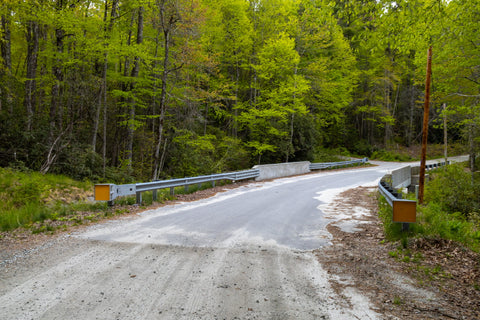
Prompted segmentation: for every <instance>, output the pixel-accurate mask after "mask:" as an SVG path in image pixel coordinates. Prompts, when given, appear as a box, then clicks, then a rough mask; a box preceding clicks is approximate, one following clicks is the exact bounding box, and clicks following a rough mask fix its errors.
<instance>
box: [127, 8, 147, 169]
mask: <svg viewBox="0 0 480 320" xmlns="http://www.w3.org/2000/svg"><path fill="white" fill-rule="evenodd" d="M142 41H143V7H139V8H138V20H137V44H141V43H142ZM139 71H140V58H139V57H138V56H136V57H135V58H134V62H133V69H132V72H131V74H130V76H131V77H132V79H136V78H138V74H139ZM134 88H135V83H134V80H132V83H131V85H130V91H133V90H134ZM135 108H136V102H135V99H134V98H131V99H130V110H129V119H128V122H129V124H128V145H127V153H128V158H127V160H128V166H129V168H130V169H131V167H132V162H133V138H134V133H135V114H136V113H135Z"/></svg>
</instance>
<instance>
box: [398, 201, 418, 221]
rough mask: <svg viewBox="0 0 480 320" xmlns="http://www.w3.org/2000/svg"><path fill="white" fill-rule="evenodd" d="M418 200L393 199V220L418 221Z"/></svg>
mask: <svg viewBox="0 0 480 320" xmlns="http://www.w3.org/2000/svg"><path fill="white" fill-rule="evenodd" d="M416 221H417V202H415V201H393V222H416Z"/></svg>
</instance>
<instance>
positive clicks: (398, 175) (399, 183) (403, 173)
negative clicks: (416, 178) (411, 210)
mask: <svg viewBox="0 0 480 320" xmlns="http://www.w3.org/2000/svg"><path fill="white" fill-rule="evenodd" d="M411 171H412V169H411V168H410V166H407V167H403V168H400V169H397V170H393V171H392V187H393V188H395V189H400V188H406V187H408V186H409V185H410V184H411V183H412V173H411Z"/></svg>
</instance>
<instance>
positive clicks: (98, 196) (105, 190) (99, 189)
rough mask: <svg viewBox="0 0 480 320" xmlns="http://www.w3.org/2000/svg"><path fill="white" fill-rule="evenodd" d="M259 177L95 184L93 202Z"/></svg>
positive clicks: (246, 173)
mask: <svg viewBox="0 0 480 320" xmlns="http://www.w3.org/2000/svg"><path fill="white" fill-rule="evenodd" d="M366 162H368V158H363V159H360V160H350V161H341V162H326V163H310V170H319V169H329V168H339V167H345V166H351V165H356V164H361V163H366ZM258 176H260V170H259V169H250V170H243V171H237V172H228V173H219V174H212V175H208V176H198V177H190V178H180V179H171V180H159V181H152V182H143V183H135V184H122V185H115V184H97V185H95V200H96V201H108V202H109V203H113V201H114V200H115V199H116V198H118V197H123V196H132V195H136V197H137V199H136V201H137V203H141V202H142V193H143V192H145V191H153V200H154V201H155V200H157V190H160V189H167V188H170V194H172V195H173V194H174V188H175V187H182V186H183V187H185V189H186V190H188V186H189V185H195V184H198V185H201V184H203V183H206V182H211V183H212V186H213V187H214V186H215V181H218V180H232V181H239V180H245V179H253V178H256V177H258Z"/></svg>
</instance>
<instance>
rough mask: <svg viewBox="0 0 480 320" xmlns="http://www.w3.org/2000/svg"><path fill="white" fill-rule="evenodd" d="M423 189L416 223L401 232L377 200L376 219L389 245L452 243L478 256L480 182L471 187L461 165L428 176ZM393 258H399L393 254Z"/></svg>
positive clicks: (388, 211)
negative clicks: (411, 241)
mask: <svg viewBox="0 0 480 320" xmlns="http://www.w3.org/2000/svg"><path fill="white" fill-rule="evenodd" d="M430 175H431V176H432V180H431V181H429V182H427V184H426V186H425V204H424V205H421V206H417V222H416V223H413V224H410V230H409V231H408V232H402V224H401V223H394V222H393V221H392V208H391V207H390V206H389V205H388V203H387V202H386V200H385V199H384V198H383V197H381V199H380V200H379V217H380V219H381V220H382V222H383V227H384V232H385V236H386V238H387V239H388V240H389V241H399V243H401V246H402V247H403V248H407V247H408V242H409V238H412V237H414V238H439V239H445V240H452V241H455V242H457V243H460V244H462V245H463V246H464V247H466V248H469V249H470V250H472V251H475V252H480V198H479V197H478V194H479V191H480V182H479V181H474V182H473V183H472V181H471V176H470V174H469V173H468V172H466V171H465V169H464V168H463V167H462V165H450V166H448V167H447V168H446V169H438V170H436V171H435V172H433V173H430ZM391 255H392V256H395V257H397V256H399V254H398V253H392V254H391Z"/></svg>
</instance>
